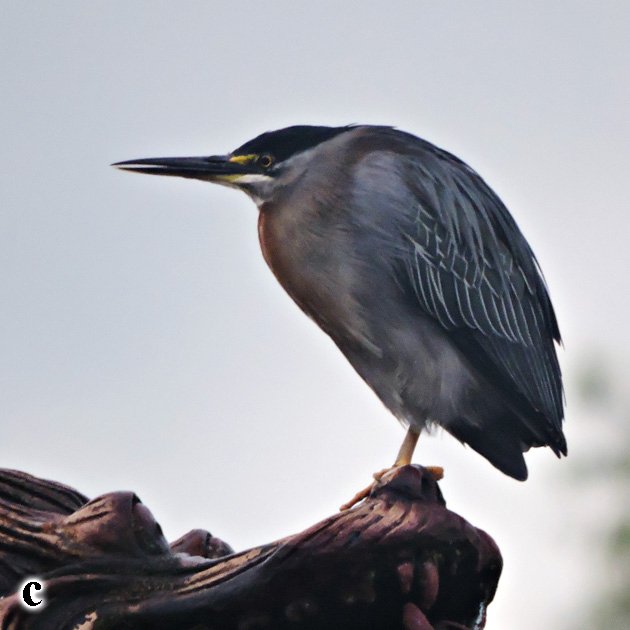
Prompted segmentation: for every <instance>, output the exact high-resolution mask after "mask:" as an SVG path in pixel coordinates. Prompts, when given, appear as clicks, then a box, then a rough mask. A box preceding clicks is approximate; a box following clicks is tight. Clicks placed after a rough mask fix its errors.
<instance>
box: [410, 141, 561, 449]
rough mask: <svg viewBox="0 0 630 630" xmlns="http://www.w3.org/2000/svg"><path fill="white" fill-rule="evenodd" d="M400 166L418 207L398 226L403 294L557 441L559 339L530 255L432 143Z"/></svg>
mask: <svg viewBox="0 0 630 630" xmlns="http://www.w3.org/2000/svg"><path fill="white" fill-rule="evenodd" d="M403 164H404V166H402V167H401V168H403V169H405V171H404V172H403V173H401V175H402V177H401V179H402V181H403V182H404V183H405V186H406V187H407V189H408V192H409V193H410V194H409V196H408V199H409V200H413V201H412V204H411V205H412V206H413V207H412V208H409V207H407V208H405V210H404V220H402V221H400V222H399V223H398V227H399V230H400V234H399V235H398V236H399V239H402V241H403V242H404V243H406V247H405V245H403V248H402V250H401V251H402V261H403V265H404V268H405V271H404V272H403V273H402V274H400V275H402V276H403V279H402V281H401V284H402V285H403V287H405V286H406V288H407V290H408V292H409V293H410V294H411V295H412V298H413V299H414V300H416V301H417V304H418V305H419V306H420V308H421V309H422V310H423V311H424V312H425V313H428V314H429V315H431V316H432V317H433V318H435V319H436V320H437V321H438V322H439V323H440V324H441V326H442V327H444V328H445V329H447V330H448V331H449V332H450V334H451V337H452V339H453V340H454V342H455V343H456V344H457V345H458V346H459V347H460V349H461V350H462V351H463V352H464V353H465V355H466V356H467V357H468V358H469V360H470V361H471V362H472V364H473V365H474V366H475V367H476V368H477V369H479V370H480V371H481V372H482V373H484V374H485V375H486V376H487V377H489V378H490V379H491V380H492V382H494V383H497V384H499V385H500V386H501V389H502V390H503V391H504V392H505V393H506V394H507V395H508V396H509V397H510V396H511V397H512V399H513V400H516V401H517V403H518V404H522V403H526V404H528V405H529V406H531V408H532V410H533V411H534V412H537V413H538V414H542V415H544V416H545V417H546V419H547V422H549V423H550V424H551V428H552V434H557V433H558V431H560V430H561V422H562V417H563V394H562V381H561V374H560V368H559V365H558V359H557V356H556V352H555V347H554V340H555V341H557V342H560V333H559V330H558V325H557V322H556V318H555V314H554V311H553V307H552V305H551V301H550V299H549V295H548V292H547V288H546V285H545V282H544V279H543V277H542V275H541V272H540V269H539V267H538V263H537V261H536V259H535V257H534V254H533V252H532V251H531V249H530V247H529V245H528V244H527V242H526V240H525V238H524V237H523V235H522V234H521V232H520V230H519V229H518V227H517V225H516V223H515V222H514V220H513V218H512V216H511V215H510V214H509V212H508V210H507V208H506V207H505V206H504V205H503V203H502V202H501V201H500V199H499V198H498V197H497V196H496V195H495V194H494V192H493V191H492V190H491V189H490V188H489V187H488V186H487V184H486V183H485V182H484V181H483V180H482V179H481V177H479V175H477V173H475V172H474V171H473V170H472V169H470V168H469V167H468V166H466V165H465V164H464V163H462V162H461V161H460V160H458V159H457V158H455V157H454V156H452V155H450V154H448V153H446V152H443V151H441V150H439V149H437V148H435V147H433V146H432V145H428V143H427V148H426V149H425V150H423V151H421V152H418V153H416V154H415V155H414V156H413V158H412V159H406V160H404V161H403ZM407 169H408V170H407ZM560 436H561V433H560ZM558 440H559V442H558V449H559V450H561V451H562V450H563V439H562V438H560V437H559V438H558ZM552 446H553V445H552Z"/></svg>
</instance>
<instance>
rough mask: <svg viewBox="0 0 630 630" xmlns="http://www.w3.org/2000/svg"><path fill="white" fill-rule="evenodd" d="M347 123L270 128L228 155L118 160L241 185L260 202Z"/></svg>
mask: <svg viewBox="0 0 630 630" xmlns="http://www.w3.org/2000/svg"><path fill="white" fill-rule="evenodd" d="M352 128H353V127H352V126H346V127H316V126H309V125H297V126H294V127H286V128H285V129H279V130H277V131H268V132H266V133H263V134H261V135H260V136H257V137H256V138H254V139H253V140H249V141H248V142H246V143H245V144H243V145H241V146H240V147H239V148H238V149H235V150H234V151H232V152H231V153H228V154H227V155H211V156H205V157H173V158H142V159H139V160H128V161H125V162H117V163H116V164H113V165H112V166H116V167H118V168H120V169H122V170H125V171H134V172H136V173H145V174H148V175H170V176H174V177H187V178H190V179H201V180H203V181H207V182H213V183H216V184H222V185H224V186H230V187H232V188H238V189H240V190H243V191H244V192H246V193H247V194H248V195H249V196H250V197H252V198H253V199H254V201H256V203H258V204H260V203H262V202H264V201H266V200H267V199H269V198H270V197H272V196H273V193H274V190H276V188H277V187H278V185H283V184H284V183H286V181H287V179H290V178H291V177H290V171H291V169H292V167H294V166H296V164H298V163H299V162H300V160H301V159H302V161H303V158H304V157H305V156H307V155H308V152H309V151H311V150H312V149H313V148H314V147H316V146H317V145H319V144H321V143H322V142H326V141H327V140H330V139H332V138H334V137H335V136H337V135H339V134H341V133H344V132H346V131H349V130H350V129H352Z"/></svg>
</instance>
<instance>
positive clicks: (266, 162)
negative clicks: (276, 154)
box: [257, 153, 273, 168]
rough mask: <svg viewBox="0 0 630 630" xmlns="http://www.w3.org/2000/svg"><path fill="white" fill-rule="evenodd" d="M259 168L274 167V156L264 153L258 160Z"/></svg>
mask: <svg viewBox="0 0 630 630" xmlns="http://www.w3.org/2000/svg"><path fill="white" fill-rule="evenodd" d="M257 163H258V166H260V167H262V168H270V167H271V166H272V165H273V155H269V153H263V154H262V155H261V156H260V157H259V158H258V160H257Z"/></svg>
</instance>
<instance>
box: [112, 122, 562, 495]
mask: <svg viewBox="0 0 630 630" xmlns="http://www.w3.org/2000/svg"><path fill="white" fill-rule="evenodd" d="M114 166H117V167H118V168H121V169H123V170H126V171H134V172H137V173H145V174H149V175H165V176H175V177H184V178H190V179H198V180H202V181H206V182H212V183H216V184H221V185H225V186H229V187H231V188H237V189H239V190H241V191H243V192H245V193H246V194H247V195H248V196H249V197H250V198H251V199H252V200H253V201H254V202H255V204H256V206H257V207H258V235H259V241H260V246H261V249H262V254H263V257H264V259H265V261H266V263H267V264H268V266H269V267H270V269H271V271H272V272H273V274H274V275H275V277H276V278H277V280H278V282H279V283H280V284H281V285H282V287H283V288H284V289H285V290H286V292H287V293H288V294H289V295H290V297H291V298H292V299H293V300H294V301H295V302H296V304H297V305H298V306H299V307H300V309H301V310H302V311H304V313H306V315H308V316H309V317H310V318H312V319H313V320H314V321H315V322H316V323H317V324H318V325H319V327H320V328H321V329H322V330H323V331H324V332H325V333H326V334H328V335H329V336H330V338H331V339H332V340H333V342H334V343H335V344H336V345H337V347H338V348H339V350H341V352H342V353H343V354H344V355H345V356H346V358H347V359H348V361H349V362H350V364H351V365H352V366H353V368H354V369H355V370H356V372H357V373H358V374H359V375H360V376H361V378H362V379H363V380H364V381H365V382H366V383H367V384H368V385H369V386H370V387H371V388H372V390H373V391H374V392H375V394H376V396H377V397H378V398H379V399H380V400H381V401H382V402H383V404H384V405H385V407H387V408H388V409H389V410H390V411H391V412H392V414H393V415H394V416H395V417H396V418H397V419H398V420H399V421H400V422H401V423H402V424H403V426H405V427H406V428H407V432H406V435H405V438H404V440H403V442H402V446H401V447H400V450H399V452H398V455H397V457H396V459H395V462H394V467H399V466H403V465H406V464H409V463H410V462H411V459H412V455H413V452H414V449H415V447H416V443H417V440H418V437H419V435H420V433H421V432H422V431H424V430H425V429H431V428H433V427H435V426H438V427H442V428H443V429H445V430H446V431H447V432H448V433H450V434H451V435H452V436H454V437H455V438H456V439H457V440H459V441H460V442H462V443H464V444H466V445H468V446H470V447H471V448H472V449H474V450H475V451H477V452H478V453H479V454H481V455H482V456H483V457H484V458H486V459H487V460H488V461H489V462H490V463H491V464H492V465H493V466H495V467H496V468H497V469H499V470H500V471H501V472H503V473H505V474H506V475H509V476H510V477H513V478H514V479H517V480H521V481H524V480H525V479H526V478H527V475H528V470H527V465H526V462H525V458H524V456H523V454H524V453H525V452H526V451H528V450H529V449H530V448H531V447H544V446H548V447H550V448H551V450H552V451H553V452H554V453H555V455H556V456H558V457H560V456H561V455H566V453H567V445H566V440H565V437H564V434H563V431H562V423H563V418H564V396H563V387H562V375H561V370H560V367H559V363H558V357H557V352H556V345H559V344H560V343H561V337H560V331H559V328H558V323H557V320H556V316H555V313H554V309H553V306H552V303H551V300H550V297H549V291H548V288H547V285H546V282H545V280H544V277H543V275H542V271H541V268H540V266H539V264H538V262H537V259H536V257H535V255H534V253H533V251H532V249H531V247H530V245H529V244H528V242H527V240H526V239H525V237H524V236H523V234H522V232H521V231H520V229H519V227H518V226H517V224H516V222H515V220H514V218H513V217H512V215H511V214H510V212H509V211H508V209H507V208H506V206H505V205H504V204H503V202H502V201H501V200H500V199H499V197H498V196H497V195H496V194H495V193H494V192H493V190H492V189H491V188H490V187H489V185H488V184H487V183H486V182H485V181H484V179H482V178H481V176H480V175H479V174H478V173H477V172H476V171H475V170H473V169H472V168H471V167H470V166H468V165H467V164H466V163H465V162H463V161H462V160H460V159H459V158H457V157H456V156H454V155H453V154H451V153H449V152H447V151H445V150H443V149H441V148H438V147H437V146H435V145H433V144H431V143H430V142H428V141H426V140H423V139H421V138H419V137H416V136H414V135H412V134H410V133H407V132H404V131H401V130H399V129H397V128H394V127H389V126H375V125H348V126H340V127H325V126H311V125H297V126H291V127H287V128H284V129H280V130H277V131H269V132H266V133H263V134H261V135H259V136H257V137H256V138H254V139H253V140H250V141H248V142H246V143H245V144H243V145H241V146H240V147H238V148H237V149H235V150H234V151H232V152H230V153H228V154H226V155H212V156H204V157H174V158H164V157H162V158H143V159H137V160H128V161H124V162H118V163H116V164H114ZM381 474H382V473H381ZM377 476H378V475H377ZM364 495H365V493H363V494H362V495H361V496H364ZM361 496H360V495H357V497H356V499H357V500H358V499H360V498H361Z"/></svg>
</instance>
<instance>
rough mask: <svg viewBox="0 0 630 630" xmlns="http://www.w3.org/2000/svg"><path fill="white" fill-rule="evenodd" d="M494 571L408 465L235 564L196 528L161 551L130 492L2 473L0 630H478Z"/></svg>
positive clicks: (487, 541) (478, 542)
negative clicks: (34, 606)
mask: <svg viewBox="0 0 630 630" xmlns="http://www.w3.org/2000/svg"><path fill="white" fill-rule="evenodd" d="M252 516H255V515H252ZM501 566H502V561H501V556H500V553H499V550H498V548H497V546H496V545H495V543H494V541H493V540H492V539H491V538H490V537H489V536H488V535H487V534H485V533H484V532H482V531H481V530H478V529H476V528H474V527H473V526H472V525H470V524H469V523H467V522H466V521H465V520H464V519H463V518H461V517H460V516H458V515H457V514H455V513H453V512H451V511H449V510H447V509H446V507H445V504H444V501H443V499H442V495H441V493H440V490H439V487H438V485H437V483H436V482H435V480H434V479H433V477H431V475H430V473H429V472H427V471H426V470H425V469H423V468H421V467H419V466H405V467H404V468H401V469H398V470H397V471H395V472H394V473H393V474H390V475H388V476H386V477H385V478H384V479H383V480H382V482H380V484H379V485H378V486H377V487H376V488H375V490H374V491H373V493H372V495H371V496H370V497H369V498H368V499H367V500H366V501H364V502H362V503H361V504H359V505H357V506H356V507H355V508H353V509H351V510H349V511H347V512H340V513H336V514H334V515H333V516H331V517H329V518H327V519H325V520H324V521H321V522H320V523H317V524H316V525H314V526H312V527H310V528H309V529H307V530H306V531H304V532H302V533H299V534H296V535H294V536H289V537H287V538H284V539H281V540H279V541H277V542H274V543H271V544H268V545H263V546H261V547H257V548H255V549H250V550H248V551H243V552H239V553H234V552H233V551H232V550H231V548H230V547H229V546H228V545H226V544H225V543H223V542H222V541H220V540H218V539H216V538H214V537H212V536H211V535H210V534H209V533H208V532H205V531H203V530H193V531H192V532H190V533H189V534H187V535H186V536H183V537H182V538H180V539H179V540H178V541H176V542H174V543H172V544H171V545H170V546H169V544H168V543H167V542H166V540H165V539H164V536H163V535H162V531H161V529H160V526H159V525H158V524H157V523H156V521H155V520H154V518H153V516H152V515H151V513H150V511H149V510H148V509H147V508H146V507H145V506H144V505H143V504H142V503H141V502H140V500H139V499H138V498H137V497H136V496H135V495H134V494H133V493H131V492H114V493H111V494H106V495H103V496H101V497H98V498H96V499H94V500H92V501H89V502H88V500H87V499H86V497H84V496H83V495H81V494H80V493H78V492H76V491H75V490H72V489H70V488H67V487H65V486H62V485H60V484H56V483H52V482H49V481H43V480H41V479H37V478H35V477H32V476H30V475H27V474H25V473H20V472H16V471H0V595H1V596H5V597H4V599H0V628H2V629H3V630H5V629H6V630H9V629H10V630H18V629H19V630H23V629H24V630H30V629H45V630H58V629H59V630H62V629H63V630H65V629H70V628H76V629H77V630H78V629H80V630H90V629H94V630H98V629H103V628H112V629H113V628H120V629H121V630H125V629H126V630H131V629H134V630H135V629H148V628H152V629H153V628H155V629H162V628H176V629H182V630H187V629H189V630H202V629H208V630H209V629H213V630H219V629H221V630H223V629H225V630H254V629H262V628H273V629H280V630H282V629H285V628H287V629H288V628H291V629H308V630H312V629H316V628H326V629H330V630H332V629H336V628H344V629H353V628H357V629H358V628H374V629H383V630H395V629H397V628H400V629H403V630H431V629H435V630H448V629H452V630H456V629H457V628H460V629H462V628H464V629H466V628H467V629H471V628H483V627H484V625H485V610H486V607H487V606H488V604H489V603H490V601H491V600H492V598H493V595H494V592H495V589H496V587H497V583H498V579H499V576H500V573H501ZM30 576H37V577H40V578H42V579H43V582H44V586H45V598H46V602H47V603H46V606H45V607H43V606H42V607H41V608H42V610H41V612H31V611H27V610H26V609H25V607H24V606H23V605H22V604H21V603H20V592H19V589H18V587H19V585H20V584H21V583H22V582H23V581H24V580H25V578H27V577H30ZM16 589H18V590H17V591H16Z"/></svg>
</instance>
